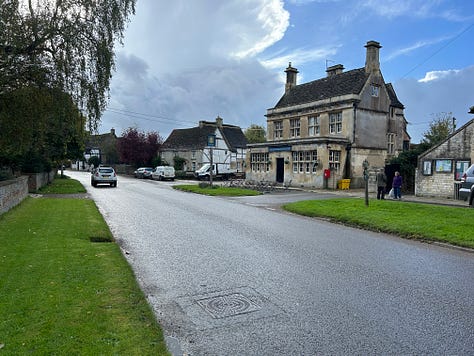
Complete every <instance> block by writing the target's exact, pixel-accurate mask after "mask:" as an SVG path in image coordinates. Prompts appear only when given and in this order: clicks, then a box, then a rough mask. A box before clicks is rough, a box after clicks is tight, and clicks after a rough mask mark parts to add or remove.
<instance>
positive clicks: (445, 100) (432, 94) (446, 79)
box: [394, 66, 474, 143]
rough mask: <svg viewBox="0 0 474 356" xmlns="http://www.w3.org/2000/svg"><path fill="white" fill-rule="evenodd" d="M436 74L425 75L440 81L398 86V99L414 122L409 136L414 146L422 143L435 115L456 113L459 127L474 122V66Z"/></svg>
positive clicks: (408, 82)
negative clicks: (473, 86) (473, 119)
mask: <svg viewBox="0 0 474 356" xmlns="http://www.w3.org/2000/svg"><path fill="white" fill-rule="evenodd" d="M430 73H435V72H430ZM436 73H437V74H429V73H427V74H426V75H425V78H435V77H436V80H424V81H420V80H416V79H402V80H400V81H398V82H395V83H394V88H395V90H396V92H397V96H398V98H399V99H400V101H401V102H402V103H403V104H404V105H405V117H406V119H407V120H408V122H410V123H411V125H409V126H408V133H409V134H410V135H411V137H412V142H414V143H418V142H419V141H420V140H421V138H422V136H423V133H424V132H425V131H426V130H427V129H428V126H429V122H430V121H431V117H432V114H437V113H440V112H452V113H453V116H454V117H456V119H457V124H458V127H460V126H461V125H463V124H465V123H466V122H467V121H469V120H470V119H472V115H470V114H468V113H467V112H468V111H469V108H470V107H471V106H472V105H474V102H473V100H474V99H473V97H472V83H473V82H474V66H470V67H467V68H463V69H459V70H447V71H437V72H436Z"/></svg>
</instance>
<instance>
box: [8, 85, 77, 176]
mask: <svg viewBox="0 0 474 356" xmlns="http://www.w3.org/2000/svg"><path fill="white" fill-rule="evenodd" d="M84 121H85V119H84V117H83V116H82V115H81V113H80V111H79V110H78V109H77V107H76V105H75V104H74V102H73V101H72V99H71V97H70V96H69V95H68V94H66V93H64V92H63V91H62V90H60V89H55V88H43V89H39V88H36V87H33V86H28V87H24V88H21V89H17V90H15V91H11V92H8V93H5V94H3V95H0V165H6V166H10V167H13V168H19V169H21V170H23V171H25V172H41V171H42V170H43V169H44V170H49V169H50V167H51V166H52V164H53V163H56V164H59V163H62V161H63V160H65V159H74V158H78V157H80V156H81V155H82V152H83V147H84Z"/></svg>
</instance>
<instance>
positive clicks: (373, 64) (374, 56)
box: [364, 41, 382, 73]
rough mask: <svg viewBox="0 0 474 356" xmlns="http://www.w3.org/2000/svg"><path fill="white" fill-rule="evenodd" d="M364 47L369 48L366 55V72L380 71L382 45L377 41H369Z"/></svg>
mask: <svg viewBox="0 0 474 356" xmlns="http://www.w3.org/2000/svg"><path fill="white" fill-rule="evenodd" d="M364 47H365V48H367V54H366V57H365V72H366V73H372V72H375V71H379V70H380V62H379V49H380V48H382V46H381V45H380V43H378V42H376V41H369V42H367V44H366V45H365V46H364Z"/></svg>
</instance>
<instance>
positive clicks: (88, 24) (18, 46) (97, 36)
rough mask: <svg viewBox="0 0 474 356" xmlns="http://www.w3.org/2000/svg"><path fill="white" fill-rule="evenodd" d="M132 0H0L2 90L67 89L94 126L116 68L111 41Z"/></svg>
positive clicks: (132, 8)
mask: <svg viewBox="0 0 474 356" xmlns="http://www.w3.org/2000/svg"><path fill="white" fill-rule="evenodd" d="M135 3H136V0H42V1H34V0H2V1H1V6H0V78H2V79H0V95H1V94H4V93H5V92H10V91H15V90H16V89H20V88H23V87H24V86H34V87H38V88H44V87H49V88H51V87H55V88H58V89H61V90H62V91H63V92H65V93H68V94H69V95H70V96H71V98H72V99H73V101H74V103H75V104H76V106H77V107H78V108H79V109H80V110H81V111H82V112H84V113H85V115H86V116H87V118H88V120H89V121H88V124H89V128H91V129H93V130H95V129H96V128H97V126H98V122H99V120H100V117H101V114H102V112H103V110H104V109H105V106H106V102H107V97H108V91H109V85H110V79H111V77H112V71H113V69H114V50H113V48H114V44H115V43H116V42H117V41H121V40H122V38H123V33H124V30H125V24H126V23H127V22H128V20H129V16H130V15H131V14H133V13H134V12H135Z"/></svg>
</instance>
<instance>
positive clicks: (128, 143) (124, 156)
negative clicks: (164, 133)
mask: <svg viewBox="0 0 474 356" xmlns="http://www.w3.org/2000/svg"><path fill="white" fill-rule="evenodd" d="M162 143H163V139H162V138H161V137H160V135H159V134H158V133H157V132H154V131H153V132H149V133H145V132H140V131H138V130H137V129H136V128H134V127H130V128H128V129H127V130H125V131H124V132H123V134H122V137H120V138H119V141H118V145H117V150H118V152H119V155H120V161H121V162H123V163H127V164H131V165H133V166H135V167H139V166H150V165H152V163H153V162H154V159H155V158H156V156H157V155H158V151H159V149H160V147H161V144H162Z"/></svg>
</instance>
